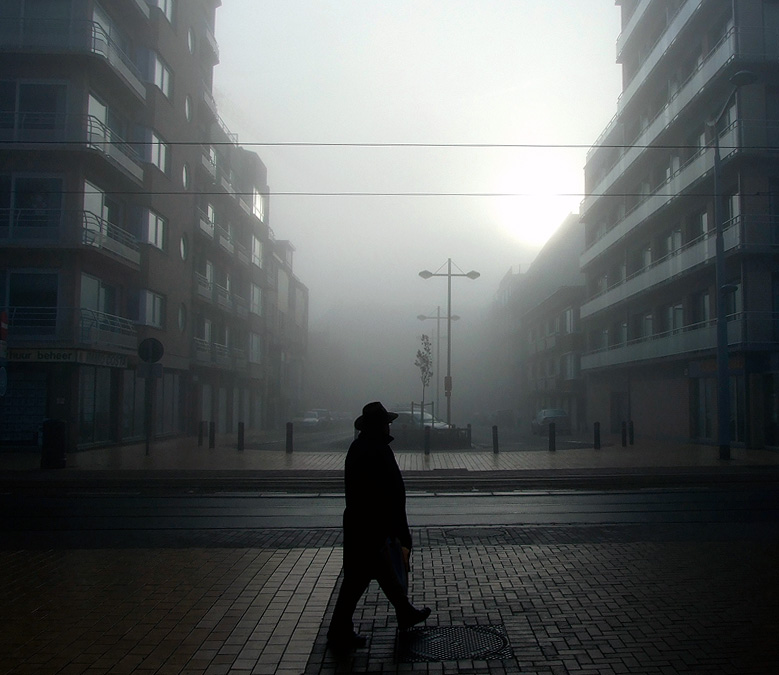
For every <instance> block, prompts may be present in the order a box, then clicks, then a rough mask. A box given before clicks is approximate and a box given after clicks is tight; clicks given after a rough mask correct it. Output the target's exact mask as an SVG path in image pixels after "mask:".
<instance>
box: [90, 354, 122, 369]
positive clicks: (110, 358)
mask: <svg viewBox="0 0 779 675" xmlns="http://www.w3.org/2000/svg"><path fill="white" fill-rule="evenodd" d="M78 362H79V363H84V364H86V365H90V366H107V367H108V368H127V356H126V355H124V354H104V353H102V352H79V353H78Z"/></svg>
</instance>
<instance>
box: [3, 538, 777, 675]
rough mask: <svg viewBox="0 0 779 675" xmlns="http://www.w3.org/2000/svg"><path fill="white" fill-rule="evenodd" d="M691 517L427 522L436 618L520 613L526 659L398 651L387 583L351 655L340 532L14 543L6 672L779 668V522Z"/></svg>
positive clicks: (425, 544)
mask: <svg viewBox="0 0 779 675" xmlns="http://www.w3.org/2000/svg"><path fill="white" fill-rule="evenodd" d="M679 527H680V529H679V530H678V531H677V532H676V533H673V532H668V531H667V530H666V528H659V527H657V526H643V527H633V526H595V527H585V528H578V527H539V528H505V527H501V528H424V529H420V530H415V539H416V542H415V549H416V550H415V553H414V561H413V564H414V569H413V573H412V584H411V595H412V598H413V600H414V602H416V603H417V604H420V605H422V604H427V605H429V606H431V607H432V608H433V615H432V616H431V618H430V620H429V621H428V625H429V626H461V625H502V626H504V627H505V629H506V632H507V634H508V637H509V640H510V644H511V649H512V652H513V657H512V658H510V659H505V660H497V661H493V660H484V661H471V660H460V661H451V662H448V661H443V662H434V663H398V662H397V661H396V631H395V621H394V617H393V616H392V613H391V611H390V607H389V605H388V603H387V601H386V599H384V597H383V596H382V595H381V594H380V592H379V590H378V587H377V586H376V585H375V584H373V585H372V586H371V588H370V589H369V591H368V593H367V595H366V597H365V598H364V600H363V601H362V602H361V604H360V606H359V607H358V611H357V616H356V621H357V624H358V627H359V630H361V631H362V632H363V633H364V634H365V635H367V636H368V637H369V643H368V646H367V648H366V649H363V650H358V651H357V652H355V653H354V654H353V655H352V656H351V657H348V658H346V659H342V660H338V659H336V658H335V656H334V655H333V654H332V653H331V652H330V651H328V650H327V649H326V646H325V631H326V627H327V624H328V621H329V617H330V615H331V614H332V605H333V601H334V591H335V590H336V589H337V579H338V575H339V572H340V566H341V560H342V558H341V550H340V548H339V546H338V545H335V546H334V545H332V544H333V537H334V532H333V531H332V530H330V531H328V530H323V531H321V532H317V531H316V530H308V531H301V532H298V531H296V530H290V529H288V530H283V531H267V532H264V533H263V532H260V533H256V534H257V539H256V540H255V542H254V543H263V544H264V546H263V547H246V548H243V547H240V548H239V547H233V546H229V547H218V546H212V547H208V548H199V547H190V546H182V547H181V548H164V547H163V548H136V549H128V548H118V547H113V548H98V549H92V550H85V549H80V548H76V549H61V550H38V551H35V550H25V551H6V552H2V553H0V571H1V573H2V578H3V579H5V580H6V583H4V584H3V588H2V592H1V593H0V600H2V603H0V625H3V626H4V627H5V628H4V630H3V631H1V632H0V653H2V656H3V658H2V660H1V661H0V672H3V673H13V674H14V675H16V674H17V673H18V674H21V673H125V672H126V673H130V672H134V673H193V674H194V673H202V674H206V675H216V674H218V673H246V674H248V673H258V674H264V673H284V674H292V673H306V674H313V673H350V672H370V673H374V672H376V673H378V672H388V673H394V672H401V673H403V672H430V673H446V672H458V673H520V672H521V673H543V674H558V673H678V672H693V673H706V674H719V673H733V674H736V673H738V674H741V673H755V674H757V673H761V674H762V673H773V672H776V671H775V665H776V663H779V642H777V641H776V639H775V637H776V634H777V631H778V630H779V578H778V577H777V575H776V561H777V560H779V541H778V540H777V538H776V536H775V535H776V532H775V528H768V530H767V531H765V532H761V531H759V530H756V531H743V530H736V529H730V530H728V529H717V530H715V531H714V532H711V533H709V535H708V536H706V537H700V536H699V537H696V536H691V537H688V536H687V534H693V533H694V530H695V528H693V527H691V526H679ZM664 532H668V534H669V535H670V536H664ZM300 541H305V542H306V543H307V544H311V545H310V546H305V547H299V546H296V544H298V543H300ZM490 542H492V543H490ZM495 542H497V543H495Z"/></svg>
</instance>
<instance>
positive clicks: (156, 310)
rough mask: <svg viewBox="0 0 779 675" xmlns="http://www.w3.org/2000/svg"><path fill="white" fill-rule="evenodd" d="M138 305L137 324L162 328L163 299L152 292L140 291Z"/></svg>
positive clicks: (163, 315)
mask: <svg viewBox="0 0 779 675" xmlns="http://www.w3.org/2000/svg"><path fill="white" fill-rule="evenodd" d="M139 304H140V307H139V309H140V312H139V317H138V321H139V323H141V324H143V325H145V326H154V327H155V328H162V327H163V323H164V321H165V298H163V297H162V296H161V295H158V294H157V293H153V292H152V291H141V295H140V303H139Z"/></svg>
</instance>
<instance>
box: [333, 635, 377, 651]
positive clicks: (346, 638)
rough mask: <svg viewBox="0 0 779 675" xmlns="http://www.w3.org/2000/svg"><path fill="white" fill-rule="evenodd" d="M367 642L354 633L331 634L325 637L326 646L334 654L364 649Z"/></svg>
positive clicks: (361, 636)
mask: <svg viewBox="0 0 779 675" xmlns="http://www.w3.org/2000/svg"><path fill="white" fill-rule="evenodd" d="M367 642H368V641H367V640H366V639H365V636H363V635H357V633H355V632H354V631H352V632H351V633H342V634H338V633H333V634H332V635H328V636H327V644H328V646H329V647H330V648H331V649H332V650H333V651H335V652H341V653H343V652H350V651H352V650H353V649H359V648H360V647H364V646H365V645H366V643H367Z"/></svg>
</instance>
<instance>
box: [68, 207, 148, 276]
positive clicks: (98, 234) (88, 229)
mask: <svg viewBox="0 0 779 675" xmlns="http://www.w3.org/2000/svg"><path fill="white" fill-rule="evenodd" d="M81 234H82V237H81V241H82V243H83V244H84V246H90V247H94V248H98V249H101V250H104V251H110V252H111V253H114V254H115V255H117V256H119V257H120V258H123V259H124V260H128V261H129V262H131V263H133V264H134V265H140V262H141V253H140V245H139V244H138V240H137V239H136V238H135V237H134V236H133V235H132V234H130V233H129V232H128V231H127V230H124V229H122V228H121V227H119V226H118V225H114V224H113V223H109V222H108V221H107V220H105V219H103V218H99V217H98V216H96V215H95V214H94V213H92V212H91V211H84V213H83V218H82V227H81Z"/></svg>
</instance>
